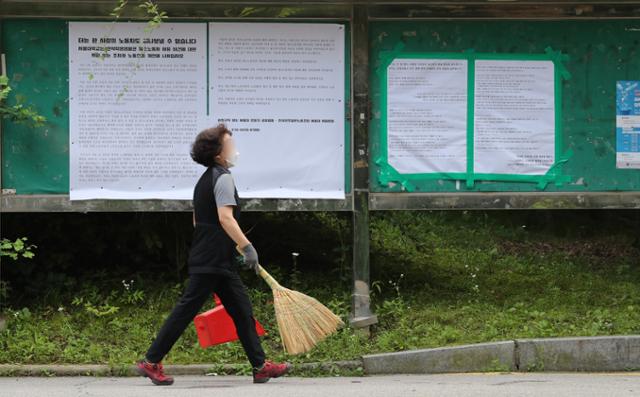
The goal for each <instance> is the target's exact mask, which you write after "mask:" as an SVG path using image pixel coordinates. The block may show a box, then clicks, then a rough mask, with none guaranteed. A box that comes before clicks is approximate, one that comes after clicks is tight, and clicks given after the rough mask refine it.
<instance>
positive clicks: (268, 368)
mask: <svg viewBox="0 0 640 397" xmlns="http://www.w3.org/2000/svg"><path fill="white" fill-rule="evenodd" d="M290 370H291V364H289V363H283V364H275V363H273V362H271V361H265V362H264V364H263V365H262V367H261V368H254V369H253V383H265V382H268V381H269V379H271V378H278V377H280V376H282V375H284V374H286V373H287V372H289V371H290Z"/></svg>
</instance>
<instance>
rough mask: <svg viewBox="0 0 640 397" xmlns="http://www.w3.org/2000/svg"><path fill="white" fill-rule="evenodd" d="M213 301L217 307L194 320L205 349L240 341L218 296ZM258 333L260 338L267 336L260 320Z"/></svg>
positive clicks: (201, 344) (201, 343)
mask: <svg viewBox="0 0 640 397" xmlns="http://www.w3.org/2000/svg"><path fill="white" fill-rule="evenodd" d="M213 299H214V300H215V302H216V307H214V308H213V309H211V310H208V311H206V312H204V313H201V314H198V315H197V316H196V317H195V318H194V319H193V323H194V324H195V326H196V332H197V333H198V341H199V342H200V346H202V347H203V348H205V347H209V346H214V345H219V344H221V343H226V342H233V341H235V340H238V333H237V332H236V326H235V324H234V323H233V320H232V319H231V316H229V313H227V311H226V310H225V309H224V306H222V303H220V298H218V295H215V294H214V295H213ZM256 331H257V332H258V336H262V335H264V334H265V332H264V328H262V325H260V323H259V322H258V320H256Z"/></svg>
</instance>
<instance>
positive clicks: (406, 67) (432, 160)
mask: <svg viewBox="0 0 640 397" xmlns="http://www.w3.org/2000/svg"><path fill="white" fill-rule="evenodd" d="M387 154H388V162H389V165H391V166H392V167H393V168H395V169H396V170H397V171H398V172H400V173H402V174H418V173H435V172H448V173H454V172H455V173H461V172H466V171H467V169H466V168H467V61H466V60H463V59H395V60H394V61H393V62H392V63H391V65H389V68H388V69H387Z"/></svg>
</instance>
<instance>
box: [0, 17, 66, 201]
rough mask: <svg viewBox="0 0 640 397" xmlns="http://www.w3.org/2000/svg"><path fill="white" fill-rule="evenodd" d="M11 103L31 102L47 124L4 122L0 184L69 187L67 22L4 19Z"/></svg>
mask: <svg viewBox="0 0 640 397" xmlns="http://www.w3.org/2000/svg"><path fill="white" fill-rule="evenodd" d="M2 40H3V42H2V46H3V49H4V53H5V56H6V63H7V76H8V77H9V81H10V83H9V84H10V85H11V87H12V88H13V92H12V94H11V95H10V97H9V101H8V103H9V104H10V105H12V104H15V103H25V104H30V105H33V107H34V108H35V109H36V111H37V112H38V113H39V114H41V115H43V116H45V117H46V119H47V123H46V125H44V126H43V127H38V128H35V129H34V128H31V127H29V126H28V125H20V124H15V123H11V122H8V121H3V123H2V135H3V136H2V187H3V188H5V189H7V188H10V189H16V193H18V194H28V193H49V194H51V193H67V192H68V191H69V102H68V97H69V84H68V79H69V71H68V66H67V65H68V63H67V62H68V56H69V55H68V50H67V23H66V22H65V21H60V20H4V21H3V22H2Z"/></svg>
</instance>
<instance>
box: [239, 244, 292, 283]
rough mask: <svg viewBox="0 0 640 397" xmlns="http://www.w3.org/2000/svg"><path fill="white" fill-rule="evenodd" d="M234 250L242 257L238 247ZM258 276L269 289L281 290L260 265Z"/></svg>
mask: <svg viewBox="0 0 640 397" xmlns="http://www.w3.org/2000/svg"><path fill="white" fill-rule="evenodd" d="M236 250H237V251H238V252H239V253H240V255H242V256H243V257H244V254H243V253H242V249H240V246H238V245H236ZM258 275H260V277H262V278H263V279H264V281H266V283H267V284H269V287H271V289H279V288H282V287H281V286H280V284H279V283H278V282H277V281H276V279H275V278H273V277H272V276H271V275H270V274H269V273H267V271H266V270H265V269H264V267H262V266H260V264H258Z"/></svg>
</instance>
